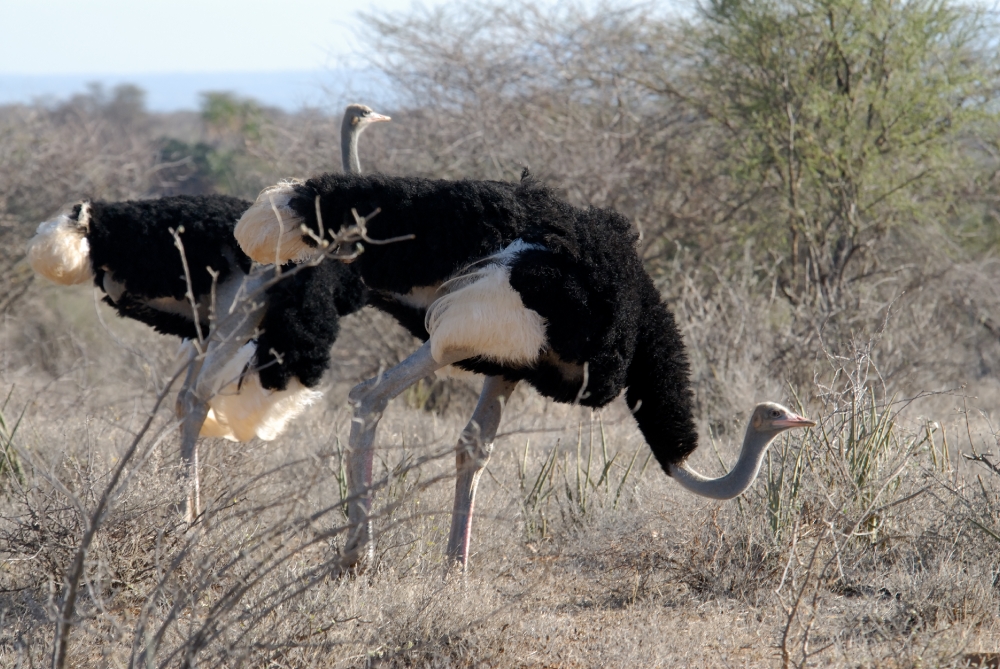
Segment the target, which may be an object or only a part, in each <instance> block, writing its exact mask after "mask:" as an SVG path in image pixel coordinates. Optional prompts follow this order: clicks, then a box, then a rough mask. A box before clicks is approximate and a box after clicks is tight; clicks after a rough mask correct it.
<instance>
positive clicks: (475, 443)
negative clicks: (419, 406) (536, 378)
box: [448, 376, 517, 570]
mask: <svg viewBox="0 0 1000 669" xmlns="http://www.w3.org/2000/svg"><path fill="white" fill-rule="evenodd" d="M516 386H517V382H516V381H508V380H506V379H504V378H503V377H501V376H487V377H486V380H485V381H484V382H483V392H482V393H481V394H480V395H479V403H478V404H477V405H476V410H475V412H473V414H472V418H471V419H470V420H469V424H468V425H466V427H465V430H463V431H462V436H461V437H459V440H458V446H457V447H456V449H455V467H456V470H457V476H456V478H455V508H454V511H452V514H451V535H450V536H449V538H448V559H449V560H451V561H453V562H454V563H456V564H458V565H461V567H462V569H463V570H464V569H465V567H466V565H467V564H468V562H469V539H470V537H471V535H472V511H473V506H474V505H475V502H476V486H478V485H479V477H480V476H482V473H483V469H485V468H486V463H487V462H489V459H490V454H491V453H493V439H494V438H495V437H496V434H497V428H498V427H499V426H500V415H501V413H502V412H503V407H504V404H505V403H506V402H507V400H508V399H510V396H511V393H513V392H514V388H515V387H516Z"/></svg>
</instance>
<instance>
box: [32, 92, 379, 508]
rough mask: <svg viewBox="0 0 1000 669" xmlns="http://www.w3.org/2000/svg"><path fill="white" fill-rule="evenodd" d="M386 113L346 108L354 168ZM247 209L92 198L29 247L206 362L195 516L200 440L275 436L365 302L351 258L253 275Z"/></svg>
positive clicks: (186, 413)
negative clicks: (242, 222)
mask: <svg viewBox="0 0 1000 669" xmlns="http://www.w3.org/2000/svg"><path fill="white" fill-rule="evenodd" d="M385 120H388V117H386V116H381V115H380V114H375V113H374V112H372V111H371V110H370V109H369V108H367V107H364V106H363V105H350V106H349V107H348V108H347V110H346V111H345V114H344V123H343V127H344V131H345V133H346V134H345V137H344V142H343V144H344V150H345V154H344V162H345V164H348V163H350V164H354V165H357V163H358V158H357V138H358V136H359V135H360V134H361V132H363V131H364V129H365V128H366V127H367V126H368V125H369V124H370V123H372V122H376V121H385ZM249 207H250V203H249V202H247V201H245V200H240V199H237V198H232V197H228V196H224V195H203V196H187V195H178V196H171V197H163V198H159V199H152V200H141V201H128V202H100V201H95V202H82V203H79V204H77V205H76V206H74V207H73V208H72V210H71V211H70V212H69V213H67V214H63V215H61V216H59V217H57V218H55V219H54V220H51V221H47V222H45V223H42V224H41V225H40V226H39V227H38V231H37V233H36V235H35V236H34V237H33V238H32V240H31V241H30V242H29V244H28V259H29V262H30V264H31V266H32V267H33V268H34V270H35V271H36V272H37V273H38V274H40V275H42V276H45V277H46V278H48V279H50V280H52V281H54V282H56V283H60V284H64V285H70V284H77V283H85V282H87V281H89V280H91V279H92V280H93V281H94V284H95V285H96V286H97V287H98V288H100V289H101V290H102V291H103V292H104V293H105V297H104V301H105V302H106V303H108V304H109V305H111V306H112V307H114V308H115V310H116V311H117V313H118V315H119V316H122V317H126V318H132V319H135V320H138V321H140V322H143V323H145V324H147V325H149V326H151V327H153V328H154V329H155V330H156V331H157V332H161V333H164V334H170V335H176V336H179V337H182V338H184V339H185V340H186V344H185V349H186V351H185V353H186V356H185V357H186V358H188V359H189V360H190V359H193V358H195V357H197V358H198V359H199V362H198V363H197V364H195V365H193V366H192V367H190V368H189V375H188V378H187V380H186V381H185V384H184V387H183V388H182V390H181V392H180V395H179V397H178V414H179V415H180V417H181V419H182V428H181V431H182V446H181V452H182V458H183V461H184V463H185V472H186V474H187V476H188V479H189V481H190V482H191V494H190V495H189V499H188V500H187V509H186V515H187V517H188V519H189V520H191V519H193V518H194V517H195V516H196V515H197V513H198V476H197V474H198V469H197V457H198V453H197V447H196V441H197V438H198V437H199V436H201V437H223V438H226V439H230V440H233V441H248V440H250V439H253V438H254V437H259V438H261V439H264V440H271V439H274V438H276V437H277V436H278V435H279V434H280V433H281V432H282V431H283V430H284V428H285V427H286V426H287V424H288V423H289V422H290V421H291V420H293V419H294V418H295V417H296V416H298V415H299V414H300V413H301V412H302V411H303V410H304V409H305V408H306V407H307V406H308V405H309V404H311V403H313V402H314V401H316V399H318V398H319V397H320V396H321V393H320V392H318V391H316V390H314V388H315V386H316V385H318V384H319V382H320V380H321V379H322V376H323V373H324V372H325V371H326V370H327V369H328V368H329V366H330V347H331V346H332V344H333V343H334V341H335V340H336V337H337V334H338V330H339V317H340V316H342V315H346V314H349V313H352V312H354V311H356V310H358V309H359V308H361V306H363V305H364V303H365V288H364V286H363V284H362V283H361V281H360V278H359V276H358V273H357V271H356V269H355V268H353V267H350V266H348V265H345V264H343V263H339V262H334V261H325V262H321V263H318V264H315V265H310V266H306V267H299V268H297V269H296V270H295V272H289V273H288V275H287V276H286V277H285V278H284V279H283V280H281V281H275V280H274V272H273V271H270V270H265V271H259V270H258V271H256V272H254V271H251V260H250V259H249V258H248V257H247V256H246V254H244V253H243V252H242V251H241V250H240V248H239V246H238V245H237V244H236V240H235V239H234V237H233V228H234V226H235V225H236V221H237V220H238V219H239V217H240V215H241V214H242V213H243V212H244V211H246V210H247V209H248V208H249ZM175 232H176V233H177V237H179V238H180V240H181V243H182V245H183V254H184V255H183V259H182V255H181V251H180V249H179V248H177V246H176V241H177V238H175V234H174V233H175ZM189 284H190V288H191V293H190V294H189V293H188V285H189ZM262 287H263V288H264V290H263V294H262V295H260V296H259V297H258V298H257V299H256V300H249V301H248V300H247V299H246V298H247V297H248V296H250V295H251V294H252V293H254V292H255V291H258V290H260V289H261V288H262ZM213 307H214V309H213ZM227 315H228V319H227V318H226V316H227ZM227 320H228V321H229V323H228V324H227V323H226V321H227ZM213 326H217V327H216V330H221V331H214V332H213ZM199 353H203V354H204V355H198V354H199Z"/></svg>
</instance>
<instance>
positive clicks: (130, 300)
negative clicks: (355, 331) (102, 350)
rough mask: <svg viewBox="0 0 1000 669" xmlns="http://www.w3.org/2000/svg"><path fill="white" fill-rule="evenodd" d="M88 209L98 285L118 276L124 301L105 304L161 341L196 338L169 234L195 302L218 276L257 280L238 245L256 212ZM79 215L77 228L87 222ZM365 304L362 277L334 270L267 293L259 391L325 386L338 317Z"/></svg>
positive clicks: (165, 206)
mask: <svg viewBox="0 0 1000 669" xmlns="http://www.w3.org/2000/svg"><path fill="white" fill-rule="evenodd" d="M88 206H89V217H88V227H89V229H88V232H87V235H86V236H87V240H88V242H89V244H90V257H91V263H92V266H93V270H94V283H95V284H96V285H97V286H98V287H99V288H101V289H102V290H105V291H106V289H107V287H108V286H107V285H106V278H108V277H107V276H106V275H109V274H110V278H111V279H112V280H113V282H114V283H117V284H120V285H122V286H123V288H124V291H123V292H122V293H121V294H120V295H119V296H117V299H113V298H112V296H111V295H106V297H105V298H104V300H105V302H107V303H108V304H109V305H111V306H112V307H114V308H115V309H116V311H117V312H118V314H119V315H120V316H123V317H127V318H132V319H135V320H138V321H141V322H143V323H146V324H147V325H150V326H152V327H153V328H154V329H155V330H156V331H157V332H161V333H164V334H171V335H176V336H180V337H184V338H188V339H191V338H195V337H196V336H197V332H196V329H195V324H194V318H193V317H192V315H191V314H192V312H191V310H190V307H189V306H188V298H187V297H186V293H187V280H186V278H185V272H184V264H183V263H182V261H181V256H180V252H179V250H178V249H177V247H176V246H175V243H174V237H173V233H172V232H171V230H179V229H183V232H182V233H181V235H180V238H181V241H182V243H183V246H184V254H185V257H186V259H187V265H188V271H189V273H190V280H191V287H192V289H193V293H194V297H195V300H196V301H197V302H199V303H203V304H207V303H208V301H209V300H210V292H211V290H212V284H213V276H212V273H213V272H214V273H217V276H216V279H215V280H216V281H218V283H219V284H221V283H223V282H225V281H226V280H228V279H230V278H237V279H239V278H242V276H245V275H246V274H247V273H248V272H249V271H250V266H251V260H250V258H248V257H247V256H246V254H244V253H243V251H242V250H241V249H240V248H239V246H238V245H237V243H236V240H235V238H234V237H233V228H234V227H235V225H236V221H237V220H238V219H239V217H240V215H241V214H242V213H243V212H244V211H245V210H246V209H247V208H248V207H249V206H250V203H249V202H246V201H244V200H240V199H237V198H233V197H228V196H224V195H201V196H189V195H177V196H171V197H163V198H159V199H153V200H139V201H128V202H99V201H98V202H91V203H89V205H88ZM80 208H81V207H80V205H78V206H77V207H76V209H75V210H74V212H73V217H74V218H79V216H80ZM289 269H290V268H289ZM209 270H211V271H209ZM365 299H366V297H365V289H364V285H363V284H362V282H361V280H360V278H359V276H358V272H357V269H356V268H352V267H351V266H349V265H344V264H343V263H340V262H335V261H331V260H326V261H324V262H322V263H320V264H319V265H317V266H310V267H303V268H300V269H299V270H298V271H297V272H296V273H294V274H292V275H290V276H289V277H288V278H287V279H286V280H283V281H280V282H278V283H277V284H275V285H274V286H272V287H271V288H269V289H268V291H267V294H266V301H267V307H266V311H265V314H264V317H263V321H262V323H261V334H260V336H259V337H258V340H257V359H256V361H255V363H254V365H255V366H256V367H258V368H260V378H261V385H262V386H263V387H264V388H267V389H270V390H283V389H285V388H286V386H287V384H288V381H289V380H290V379H292V378H298V379H299V380H300V381H301V382H302V384H303V385H305V386H306V387H314V386H315V385H316V384H318V383H319V381H320V379H321V378H322V375H323V372H325V371H326V369H328V368H329V366H330V347H331V346H332V345H333V343H334V341H335V340H336V338H337V334H338V332H339V317H340V316H341V315H346V314H349V313H352V312H354V311H357V310H358V309H360V308H361V307H362V306H363V305H364V303H365ZM203 313H204V314H205V315H204V319H203V322H201V324H200V326H201V328H202V330H201V331H202V333H203V334H207V333H208V328H209V323H208V321H207V310H203Z"/></svg>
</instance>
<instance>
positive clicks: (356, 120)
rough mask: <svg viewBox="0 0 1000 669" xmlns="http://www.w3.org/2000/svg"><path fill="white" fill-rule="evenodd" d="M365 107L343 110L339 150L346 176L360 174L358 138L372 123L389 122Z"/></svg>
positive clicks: (351, 106)
mask: <svg viewBox="0 0 1000 669" xmlns="http://www.w3.org/2000/svg"><path fill="white" fill-rule="evenodd" d="M391 120H392V119H391V118H390V117H388V116H384V115H382V114H379V113H377V112H375V111H373V110H372V108H371V107H367V106H365V105H358V104H354V105H348V106H347V109H346V110H344V121H343V123H341V125H340V150H341V154H342V158H343V163H344V172H345V173H347V174H361V160H360V159H359V158H358V137H360V136H361V133H362V132H364V130H365V128H367V127H368V126H369V125H371V124H372V123H379V122H381V121H391Z"/></svg>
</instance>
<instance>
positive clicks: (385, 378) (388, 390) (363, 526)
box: [344, 342, 469, 564]
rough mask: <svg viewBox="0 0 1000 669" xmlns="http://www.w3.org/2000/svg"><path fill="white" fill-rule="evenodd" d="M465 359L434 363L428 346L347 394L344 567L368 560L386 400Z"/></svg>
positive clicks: (461, 356)
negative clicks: (379, 432)
mask: <svg viewBox="0 0 1000 669" xmlns="http://www.w3.org/2000/svg"><path fill="white" fill-rule="evenodd" d="M467 357H469V356H468V354H467V353H460V352H455V353H454V354H450V355H447V356H446V358H445V359H444V360H441V361H439V360H435V359H434V356H433V355H432V354H431V345H430V342H428V343H426V344H424V345H423V346H421V347H420V348H418V349H417V350H416V351H415V352H414V353H413V354H412V355H411V356H409V357H408V358H407V359H406V360H404V361H403V362H401V363H399V364H398V365H396V366H395V367H392V368H390V369H389V370H387V371H386V372H385V373H383V374H381V375H380V376H378V377H376V378H374V379H369V380H368V381H365V382H363V383H361V384H359V385H357V386H355V387H354V389H353V390H351V393H350V396H349V398H350V401H351V403H352V404H353V405H354V418H353V420H352V421H351V437H350V449H349V451H348V454H347V485H348V490H349V499H348V502H347V518H348V521H349V522H350V524H351V528H352V529H351V534H350V536H348V538H347V542H346V544H345V548H344V553H345V556H344V557H345V559H346V561H347V562H348V563H350V564H354V563H356V562H358V561H360V560H362V559H370V558H371V557H372V555H371V551H372V546H371V535H372V528H371V520H370V519H369V515H370V513H371V484H372V457H373V455H374V453H375V450H374V447H375V431H376V429H377V428H378V422H379V420H380V419H381V418H382V412H383V411H385V408H386V406H387V405H388V404H389V400H391V399H392V398H393V397H395V396H396V395H399V394H400V393H401V392H403V391H404V390H406V389H407V388H409V387H410V386H411V385H413V384H414V383H416V382H417V381H419V380H420V379H422V378H424V377H426V376H427V375H428V374H431V373H432V372H434V371H435V370H438V369H440V368H442V367H444V366H446V365H450V364H451V363H453V362H458V361H459V360H463V359H465V358H467Z"/></svg>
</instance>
